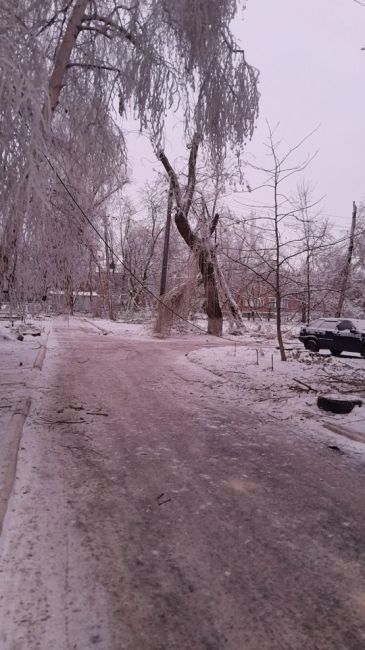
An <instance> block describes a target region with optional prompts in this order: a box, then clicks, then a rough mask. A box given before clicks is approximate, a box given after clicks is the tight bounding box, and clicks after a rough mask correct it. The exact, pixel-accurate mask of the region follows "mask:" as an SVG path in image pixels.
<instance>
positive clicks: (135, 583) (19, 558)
mask: <svg viewBox="0 0 365 650" xmlns="http://www.w3.org/2000/svg"><path fill="white" fill-rule="evenodd" d="M202 345H204V339H203V338H202V339H201V340H198V341H197V342H196V343H194V342H184V341H179V340H174V341H171V342H163V341H147V340H133V339H131V338H129V339H127V338H122V337H120V336H118V335H117V334H115V333H113V334H110V335H107V336H104V335H103V334H102V333H101V332H100V331H98V330H97V329H96V328H94V327H92V326H90V325H88V324H87V323H85V322H82V321H77V320H76V319H75V320H74V321H70V324H69V325H68V324H67V322H65V321H62V320H58V321H56V322H55V324H54V326H53V332H52V333H51V335H50V338H49V351H48V352H47V356H46V361H45V364H44V368H43V371H42V373H41V374H40V378H39V391H38V397H37V398H36V399H33V405H32V409H31V413H30V416H29V418H28V420H27V423H26V426H25V429H24V433H23V439H22V442H21V450H20V457H19V463H18V471H17V480H16V486H15V491H14V493H13V496H12V498H11V501H10V504H9V509H8V513H7V515H6V518H5V522H4V530H3V533H2V535H1V539H0V576H1V579H0V649H1V650H36V649H37V650H71V649H72V650H90V649H91V648H94V647H97V648H100V649H102V650H175V649H176V650H187V649H189V650H190V649H193V650H222V649H223V648H227V649H228V650H281V649H283V650H284V649H285V650H304V649H305V650H312V648H313V649H314V648H315V649H316V650H363V648H364V647H365V569H364V567H365V541H364V540H365V518H364V516H363V508H364V497H365V476H364V467H363V465H361V464H360V463H361V461H360V460H359V461H356V460H355V459H354V458H352V457H347V456H343V455H340V454H337V453H335V452H333V451H332V450H329V449H328V448H327V447H326V445H324V444H321V442H320V441H315V440H313V439H312V438H306V437H305V436H303V437H300V436H299V435H297V434H293V432H292V431H290V430H288V429H287V428H286V425H285V424H278V423H273V422H265V421H264V420H263V418H260V416H258V415H253V414H251V415H250V414H249V413H248V412H246V411H245V408H244V396H243V397H242V400H237V394H233V393H230V392H229V390H227V387H226V385H225V384H224V383H223V382H222V381H221V380H220V379H219V378H217V377H216V376H214V375H212V374H210V373H208V372H207V371H204V370H202V369H201V368H199V367H197V366H195V365H193V364H191V363H190V362H189V361H188V360H187V359H186V358H185V356H184V354H185V353H187V352H188V351H190V350H192V349H194V347H201V346H202Z"/></svg>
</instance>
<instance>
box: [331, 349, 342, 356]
mask: <svg viewBox="0 0 365 650" xmlns="http://www.w3.org/2000/svg"><path fill="white" fill-rule="evenodd" d="M330 353H331V354H332V356H333V357H339V356H340V354H341V352H340V350H330Z"/></svg>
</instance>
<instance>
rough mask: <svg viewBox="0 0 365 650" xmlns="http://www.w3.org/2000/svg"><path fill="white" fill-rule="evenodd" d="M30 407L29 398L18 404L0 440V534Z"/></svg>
mask: <svg viewBox="0 0 365 650" xmlns="http://www.w3.org/2000/svg"><path fill="white" fill-rule="evenodd" d="M30 406H31V399H30V397H28V398H26V399H23V400H21V401H20V402H19V403H18V405H17V407H16V409H15V411H13V413H12V415H11V417H10V421H9V424H8V426H7V428H6V431H5V434H4V436H3V437H2V438H1V439H0V450H1V453H0V534H1V531H2V528H3V522H4V518H5V515H6V511H7V508H8V502H9V498H10V495H11V493H12V490H13V485H14V479H15V474H16V466H17V462H18V450H19V444H20V439H21V436H22V432H23V427H24V423H25V421H26V419H27V417H28V413H29V410H30Z"/></svg>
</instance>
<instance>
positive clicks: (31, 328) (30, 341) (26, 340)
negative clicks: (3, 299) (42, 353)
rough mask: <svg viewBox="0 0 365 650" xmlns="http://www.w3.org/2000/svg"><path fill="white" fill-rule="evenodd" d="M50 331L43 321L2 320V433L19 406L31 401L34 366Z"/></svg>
mask: <svg viewBox="0 0 365 650" xmlns="http://www.w3.org/2000/svg"><path fill="white" fill-rule="evenodd" d="M48 328H49V323H48V322H47V321H46V320H42V319H27V320H26V322H25V323H23V322H21V321H20V320H14V321H11V320H10V319H9V320H8V319H2V320H0V433H1V431H2V430H3V427H4V426H5V424H6V422H7V421H8V418H9V417H10V415H11V413H12V411H13V409H14V408H15V406H16V405H17V403H18V402H19V401H20V400H21V399H23V398H24V397H28V393H29V382H30V376H31V373H32V372H33V364H34V361H35V359H36V357H37V354H38V352H39V350H40V348H41V346H42V345H43V343H44V340H45V336H46V332H47V330H48ZM19 336H20V337H22V338H20V339H18V338H17V337H19ZM37 372H39V371H38V370H37ZM0 442H1V438H0Z"/></svg>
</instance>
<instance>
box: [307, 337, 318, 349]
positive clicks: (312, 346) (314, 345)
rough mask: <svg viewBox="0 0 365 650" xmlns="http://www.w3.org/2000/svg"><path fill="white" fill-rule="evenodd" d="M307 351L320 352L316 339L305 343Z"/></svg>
mask: <svg viewBox="0 0 365 650" xmlns="http://www.w3.org/2000/svg"><path fill="white" fill-rule="evenodd" d="M304 345H305V349H306V350H309V352H318V350H319V348H318V343H317V341H316V340H315V339H309V340H308V341H306V342H305V344H304Z"/></svg>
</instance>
